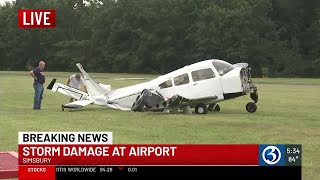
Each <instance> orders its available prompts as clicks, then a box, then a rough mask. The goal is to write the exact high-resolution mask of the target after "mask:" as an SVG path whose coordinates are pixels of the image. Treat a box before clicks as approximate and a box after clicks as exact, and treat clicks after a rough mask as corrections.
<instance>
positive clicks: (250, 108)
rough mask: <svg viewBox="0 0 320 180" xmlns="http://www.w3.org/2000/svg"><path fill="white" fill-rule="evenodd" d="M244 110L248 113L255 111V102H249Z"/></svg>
mask: <svg viewBox="0 0 320 180" xmlns="http://www.w3.org/2000/svg"><path fill="white" fill-rule="evenodd" d="M246 110H247V111H248V112H249V113H254V112H256V110H257V105H256V103H253V102H249V103H248V104H247V105H246Z"/></svg>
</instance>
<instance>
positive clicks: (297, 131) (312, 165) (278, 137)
mask: <svg viewBox="0 0 320 180" xmlns="http://www.w3.org/2000/svg"><path fill="white" fill-rule="evenodd" d="M70 74H71V73H47V82H46V84H45V86H46V85H48V83H49V82H50V81H51V79H52V78H54V77H57V81H58V82H62V83H66V81H67V75H70ZM93 75H94V76H95V77H97V78H98V79H97V80H98V81H100V82H102V83H105V84H111V85H112V87H113V88H119V87H123V86H127V85H131V84H135V83H139V82H143V81H144V80H121V81H119V80H112V79H107V78H102V77H144V75H129V74H122V75H120V74H93ZM147 77H148V78H152V77H154V76H152V75H148V76H147ZM0 82H1V84H0V151H9V150H10V151H11V150H13V151H17V143H18V142H17V139H18V137H17V136H18V132H19V131H108V132H109V131H111V132H113V138H114V139H113V143H114V144H122V143H214V144H222V143H237V144H239V143H240V144H244V143H250V144H262V143H272V144H286V143H287V144H302V151H303V153H302V155H303V169H302V173H303V179H306V180H318V179H320V174H319V172H320V158H319V157H320V151H319V149H320V118H319V117H320V110H319V109H320V96H319V92H320V79H285V78H281V79H254V82H259V84H257V86H258V88H259V102H258V110H257V112H256V113H253V114H251V113H247V112H246V110H245V105H246V103H247V102H249V101H250V98H249V97H240V98H238V99H234V100H229V101H224V102H221V103H220V107H221V112H210V113H209V114H207V115H184V114H161V113H134V112H123V111H116V110H110V109H104V108H102V107H98V106H93V105H92V106H88V107H84V108H83V109H79V110H77V111H64V112H62V111H61V104H66V103H67V102H68V101H69V98H68V97H66V96H63V95H62V94H59V93H53V92H51V91H49V90H47V89H46V90H45V92H44V100H43V105H42V106H43V110H41V111H33V110H32V105H33V88H32V79H31V78H30V77H29V76H28V75H27V72H0ZM273 82H277V83H276V84H272V83H273ZM286 82H290V84H281V83H286ZM263 83H265V84H263Z"/></svg>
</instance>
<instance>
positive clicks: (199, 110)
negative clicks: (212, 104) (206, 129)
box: [195, 103, 208, 114]
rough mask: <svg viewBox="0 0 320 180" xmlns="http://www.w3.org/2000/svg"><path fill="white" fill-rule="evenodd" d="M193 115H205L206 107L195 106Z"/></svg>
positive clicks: (201, 105)
mask: <svg viewBox="0 0 320 180" xmlns="http://www.w3.org/2000/svg"><path fill="white" fill-rule="evenodd" d="M195 113H196V114H207V113H208V107H207V106H206V105H205V104H203V103H200V104H197V105H196V107H195Z"/></svg>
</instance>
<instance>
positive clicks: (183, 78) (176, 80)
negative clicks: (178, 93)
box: [173, 74, 189, 86]
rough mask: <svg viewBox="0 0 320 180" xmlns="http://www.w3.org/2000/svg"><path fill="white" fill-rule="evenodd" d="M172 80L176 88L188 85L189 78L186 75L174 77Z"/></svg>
mask: <svg viewBox="0 0 320 180" xmlns="http://www.w3.org/2000/svg"><path fill="white" fill-rule="evenodd" d="M173 80H174V85H176V86H179V85H183V84H188V83H189V76H188V74H182V75H180V76H177V77H175V78H174V79H173Z"/></svg>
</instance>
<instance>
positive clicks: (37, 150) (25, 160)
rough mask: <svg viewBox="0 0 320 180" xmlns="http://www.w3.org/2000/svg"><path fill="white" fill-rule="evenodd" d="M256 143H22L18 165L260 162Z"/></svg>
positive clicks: (236, 163) (250, 163)
mask: <svg viewBox="0 0 320 180" xmlns="http://www.w3.org/2000/svg"><path fill="white" fill-rule="evenodd" d="M258 147H259V145H257V144H241V145H240V144H239V145H234V144H232V145H218V144H214V145H212V144H139V145H138V144H112V145H106V144H101V145H99V144H94V145H81V144H80V145H79V144H76V145H70V144H68V145H53V144H50V145H49V144H48V145H46V144H41V145H39V144H20V145H19V165H31V166H32V165H258V151H259V150H258Z"/></svg>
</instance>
